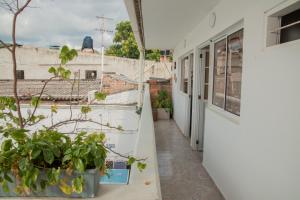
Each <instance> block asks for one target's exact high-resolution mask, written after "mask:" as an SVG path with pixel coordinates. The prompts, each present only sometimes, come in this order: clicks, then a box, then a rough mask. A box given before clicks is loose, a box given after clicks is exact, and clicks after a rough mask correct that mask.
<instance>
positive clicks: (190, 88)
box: [188, 53, 194, 140]
mask: <svg viewBox="0 0 300 200" xmlns="http://www.w3.org/2000/svg"><path fill="white" fill-rule="evenodd" d="M193 69H194V54H193V53H191V54H190V55H189V84H188V95H189V108H188V109H189V111H188V112H189V123H188V126H189V129H188V130H189V139H190V140H191V137H192V114H193V78H194V73H193Z"/></svg>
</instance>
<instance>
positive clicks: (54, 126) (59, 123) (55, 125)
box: [47, 119, 122, 131]
mask: <svg viewBox="0 0 300 200" xmlns="http://www.w3.org/2000/svg"><path fill="white" fill-rule="evenodd" d="M82 122H90V123H94V124H97V125H100V126H105V127H108V128H112V129H116V130H119V131H122V130H120V128H119V127H115V126H110V125H107V124H102V123H100V122H96V121H93V120H91V119H68V120H64V121H60V122H58V123H56V124H53V125H52V126H50V127H48V128H47V130H53V129H55V128H58V127H61V126H63V125H66V124H73V123H82Z"/></svg>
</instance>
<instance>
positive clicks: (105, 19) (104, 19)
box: [96, 15, 113, 90]
mask: <svg viewBox="0 0 300 200" xmlns="http://www.w3.org/2000/svg"><path fill="white" fill-rule="evenodd" d="M96 18H97V19H99V20H100V28H99V29H96V30H97V31H99V32H100V34H101V85H100V89H101V90H102V86H103V71H104V33H113V31H112V30H108V29H107V28H106V22H108V21H112V20H113V19H112V18H108V17H104V15H102V16H101V17H99V16H96Z"/></svg>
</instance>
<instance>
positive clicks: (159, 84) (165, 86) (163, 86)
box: [148, 79, 172, 108]
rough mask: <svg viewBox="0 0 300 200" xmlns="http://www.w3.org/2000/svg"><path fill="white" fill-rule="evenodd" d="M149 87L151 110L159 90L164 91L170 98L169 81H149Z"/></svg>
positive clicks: (170, 88) (170, 86) (170, 87)
mask: <svg viewBox="0 0 300 200" xmlns="http://www.w3.org/2000/svg"><path fill="white" fill-rule="evenodd" d="M148 83H149V85H150V98H151V105H152V108H153V106H154V102H155V99H156V97H157V94H158V91H160V90H166V91H167V92H168V93H169V95H170V96H172V85H171V79H169V80H159V79H158V80H156V79H154V80H149V81H148Z"/></svg>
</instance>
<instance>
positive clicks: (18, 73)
mask: <svg viewBox="0 0 300 200" xmlns="http://www.w3.org/2000/svg"><path fill="white" fill-rule="evenodd" d="M17 79H20V80H23V79H24V70H17Z"/></svg>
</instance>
